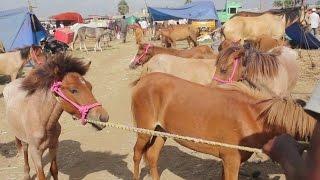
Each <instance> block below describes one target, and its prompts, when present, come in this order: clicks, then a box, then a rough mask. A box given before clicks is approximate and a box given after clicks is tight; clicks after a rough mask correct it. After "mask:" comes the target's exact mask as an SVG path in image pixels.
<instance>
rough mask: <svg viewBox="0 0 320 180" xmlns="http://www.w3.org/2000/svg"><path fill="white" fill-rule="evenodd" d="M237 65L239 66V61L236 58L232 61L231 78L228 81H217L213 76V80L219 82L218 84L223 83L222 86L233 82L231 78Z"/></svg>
mask: <svg viewBox="0 0 320 180" xmlns="http://www.w3.org/2000/svg"><path fill="white" fill-rule="evenodd" d="M238 65H239V59H238V58H236V59H234V63H233V68H232V73H231V76H230V77H229V78H228V80H223V79H219V78H217V77H215V76H213V79H214V80H216V81H218V82H220V83H223V84H227V83H232V82H233V81H234V80H233V78H234V75H235V74H236V70H237V68H238Z"/></svg>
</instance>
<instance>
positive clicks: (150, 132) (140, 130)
mask: <svg viewBox="0 0 320 180" xmlns="http://www.w3.org/2000/svg"><path fill="white" fill-rule="evenodd" d="M87 122H89V123H92V124H97V125H102V126H107V127H111V128H117V129H122V130H126V131H131V132H136V133H141V134H148V135H151V136H159V137H163V138H171V139H179V140H185V141H191V142H194V143H202V144H208V145H213V146H221V147H225V148H232V149H237V150H241V151H248V152H253V153H263V152H262V150H261V149H257V148H251V147H245V146H239V145H233V144H226V143H221V142H215V141H208V140H204V139H199V138H194V137H189V136H181V135H176V134H171V133H166V132H160V131H153V130H149V129H143V128H136V127H129V126H125V125H121V124H116V123H112V122H100V121H95V120H90V119H88V120H87Z"/></svg>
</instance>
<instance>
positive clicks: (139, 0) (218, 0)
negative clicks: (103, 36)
mask: <svg viewBox="0 0 320 180" xmlns="http://www.w3.org/2000/svg"><path fill="white" fill-rule="evenodd" d="M0 1H1V6H0V11H1V10H6V9H13V8H18V7H23V6H26V5H27V0H0ZM30 1H31V2H32V3H33V4H34V5H35V6H36V7H37V8H36V9H35V13H36V15H37V16H38V17H40V18H46V17H50V16H52V15H55V14H58V13H60V12H65V11H76V12H79V13H80V14H81V15H83V16H84V17H86V16H88V15H114V14H116V13H117V4H118V2H119V0H30ZM126 1H127V3H128V5H129V8H130V12H136V11H141V9H142V8H143V7H144V6H145V3H144V0H126ZM193 1H199V0H193ZM225 1H226V0H214V3H215V5H216V8H217V9H222V8H223V7H224V3H225ZM260 1H261V2H262V9H264V10H266V9H270V8H271V7H272V0H243V2H244V5H243V6H244V8H245V9H251V8H258V7H259V2H260ZM309 1H313V0H309ZM146 2H147V4H148V6H155V7H177V6H181V5H183V4H184V2H185V0H146Z"/></svg>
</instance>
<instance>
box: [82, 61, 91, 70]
mask: <svg viewBox="0 0 320 180" xmlns="http://www.w3.org/2000/svg"><path fill="white" fill-rule="evenodd" d="M90 65H91V61H89V62H88V63H87V64H86V65H84V67H85V68H86V70H87V71H88V69H89V68H90Z"/></svg>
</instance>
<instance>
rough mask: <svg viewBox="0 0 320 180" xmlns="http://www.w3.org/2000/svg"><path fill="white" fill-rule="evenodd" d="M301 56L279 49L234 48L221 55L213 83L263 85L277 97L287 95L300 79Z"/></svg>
mask: <svg viewBox="0 0 320 180" xmlns="http://www.w3.org/2000/svg"><path fill="white" fill-rule="evenodd" d="M297 60H298V53H297V52H296V51H294V50H293V49H291V48H288V47H277V48H274V49H272V50H271V51H270V52H269V53H262V52H259V51H257V50H255V49H253V48H250V49H245V48H244V47H242V46H234V47H230V48H228V49H225V50H223V51H221V52H220V53H219V56H218V60H217V64H216V67H217V71H216V73H215V75H214V78H213V81H212V83H213V84H224V83H232V82H234V81H240V80H246V81H248V82H249V84H251V85H253V84H255V85H263V86H265V87H266V88H268V89H269V90H271V91H272V92H273V93H275V94H276V95H287V94H288V93H289V92H290V91H291V90H292V89H293V88H294V86H295V84H296V82H297V80H298V70H299V68H298V62H297Z"/></svg>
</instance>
